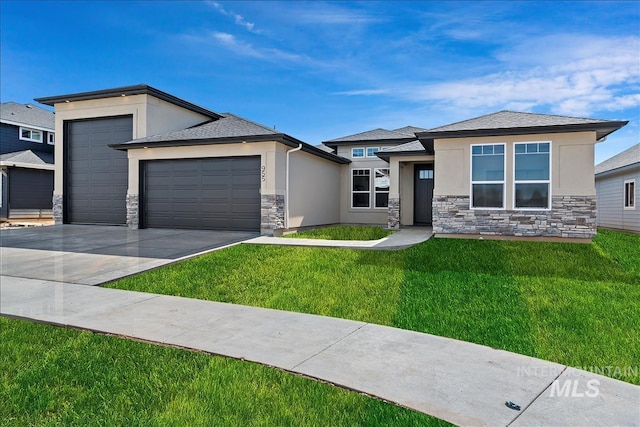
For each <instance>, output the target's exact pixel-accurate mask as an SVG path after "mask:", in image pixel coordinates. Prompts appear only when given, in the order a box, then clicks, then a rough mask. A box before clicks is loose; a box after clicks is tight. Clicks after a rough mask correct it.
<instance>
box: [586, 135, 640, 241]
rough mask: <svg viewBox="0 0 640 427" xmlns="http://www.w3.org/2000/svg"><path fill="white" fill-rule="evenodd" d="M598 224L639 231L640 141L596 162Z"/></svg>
mask: <svg viewBox="0 0 640 427" xmlns="http://www.w3.org/2000/svg"><path fill="white" fill-rule="evenodd" d="M595 173H596V196H597V199H598V226H600V227H606V228H612V229H616V230H626V231H633V232H636V233H640V206H638V197H640V189H638V185H640V144H636V145H634V146H633V147H631V148H629V149H627V150H625V151H623V152H622V153H620V154H617V155H615V156H613V157H611V158H610V159H608V160H605V161H604V162H602V163H599V164H597V165H596V168H595Z"/></svg>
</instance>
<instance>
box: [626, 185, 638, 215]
mask: <svg viewBox="0 0 640 427" xmlns="http://www.w3.org/2000/svg"><path fill="white" fill-rule="evenodd" d="M624 208H625V209H635V208H636V180H635V179H628V180H626V181H625V182H624Z"/></svg>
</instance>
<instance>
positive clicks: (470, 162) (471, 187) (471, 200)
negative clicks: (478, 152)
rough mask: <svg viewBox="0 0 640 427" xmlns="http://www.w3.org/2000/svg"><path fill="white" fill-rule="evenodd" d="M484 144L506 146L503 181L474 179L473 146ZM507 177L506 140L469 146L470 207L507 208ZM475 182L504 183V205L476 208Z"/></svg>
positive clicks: (499, 209)
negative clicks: (474, 204)
mask: <svg viewBox="0 0 640 427" xmlns="http://www.w3.org/2000/svg"><path fill="white" fill-rule="evenodd" d="M484 145H502V147H504V151H503V156H502V157H503V159H504V166H503V168H504V169H503V171H504V173H503V174H502V181H474V180H473V147H478V146H484ZM506 179H507V144H506V142H492V143H486V144H471V147H470V148H469V209H471V210H481V211H503V210H505V209H506V208H507V200H506V199H507V191H506ZM473 184H502V207H500V208H483V207H479V208H476V207H474V206H473Z"/></svg>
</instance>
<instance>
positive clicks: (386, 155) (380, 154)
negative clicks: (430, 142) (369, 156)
mask: <svg viewBox="0 0 640 427" xmlns="http://www.w3.org/2000/svg"><path fill="white" fill-rule="evenodd" d="M432 155H433V154H429V153H427V152H426V151H425V150H412V151H391V152H384V151H378V152H377V153H376V156H378V157H379V158H380V159H382V160H384V161H385V162H389V159H390V158H391V157H402V156H432Z"/></svg>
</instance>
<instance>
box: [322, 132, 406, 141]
mask: <svg viewBox="0 0 640 427" xmlns="http://www.w3.org/2000/svg"><path fill="white" fill-rule="evenodd" d="M407 138H415V135H413V134H410V135H407V134H406V133H402V132H396V131H393V130H387V129H381V128H378V129H373V130H368V131H366V132H360V133H356V134H354V135H348V136H343V137H340V138H336V139H331V140H329V141H324V144H332V143H336V142H357V141H383V140H399V139H407Z"/></svg>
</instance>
